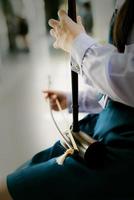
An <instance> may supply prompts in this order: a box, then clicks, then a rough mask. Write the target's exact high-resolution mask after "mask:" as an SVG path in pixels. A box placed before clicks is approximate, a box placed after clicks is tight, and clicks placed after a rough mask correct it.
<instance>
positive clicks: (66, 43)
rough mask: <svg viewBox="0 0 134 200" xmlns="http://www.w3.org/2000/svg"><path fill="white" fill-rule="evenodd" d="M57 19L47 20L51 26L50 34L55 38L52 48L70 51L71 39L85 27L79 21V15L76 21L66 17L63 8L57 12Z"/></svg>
mask: <svg viewBox="0 0 134 200" xmlns="http://www.w3.org/2000/svg"><path fill="white" fill-rule="evenodd" d="M58 16H59V21H58V20H55V19H50V20H49V25H50V26H51V27H52V29H51V30H50V34H51V36H52V37H54V38H55V42H54V44H53V46H54V48H60V49H63V50H64V51H66V52H68V53H70V52H71V46H72V43H73V40H74V39H75V38H76V37H77V36H78V35H79V34H80V33H82V32H85V29H84V27H83V25H82V22H81V17H80V16H78V17H77V23H75V22H74V21H72V20H71V18H70V17H68V15H67V13H66V12H65V11H64V10H59V12H58Z"/></svg>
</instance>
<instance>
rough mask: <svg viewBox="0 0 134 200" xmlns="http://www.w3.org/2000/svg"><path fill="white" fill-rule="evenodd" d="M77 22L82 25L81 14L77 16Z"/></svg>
mask: <svg viewBox="0 0 134 200" xmlns="http://www.w3.org/2000/svg"><path fill="white" fill-rule="evenodd" d="M77 24H79V25H82V19H81V16H77Z"/></svg>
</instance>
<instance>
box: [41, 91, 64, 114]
mask: <svg viewBox="0 0 134 200" xmlns="http://www.w3.org/2000/svg"><path fill="white" fill-rule="evenodd" d="M43 93H44V97H45V99H48V98H49V100H50V106H51V108H52V109H53V110H55V111H59V109H58V107H57V104H56V99H58V101H59V103H60V105H61V108H62V109H66V108H67V97H66V95H65V93H63V92H59V91H54V90H46V91H44V92H43Z"/></svg>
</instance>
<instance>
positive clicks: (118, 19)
mask: <svg viewBox="0 0 134 200" xmlns="http://www.w3.org/2000/svg"><path fill="white" fill-rule="evenodd" d="M117 3H118V2H117ZM133 10H134V1H133V0H126V1H123V0H122V1H119V4H117V6H116V11H115V14H114V20H112V22H114V25H113V26H111V27H113V28H112V30H110V33H111V36H112V37H110V41H111V42H112V44H108V45H101V44H99V43H98V42H97V41H95V40H94V39H93V38H91V37H90V36H87V35H86V33H85V29H84V27H83V26H82V24H81V20H80V18H79V17H78V22H77V23H74V22H73V21H72V20H71V19H70V18H69V17H68V16H67V14H66V13H65V12H64V11H59V13H58V14H59V21H58V20H54V19H51V20H50V21H49V24H50V26H51V27H52V30H51V32H50V33H51V35H52V36H53V37H54V38H55V43H54V47H55V48H61V49H63V50H65V51H67V52H69V53H70V54H71V57H72V69H73V70H75V71H76V72H78V73H79V74H80V75H81V76H82V77H83V78H84V79H85V81H86V83H87V84H88V85H89V86H90V87H92V90H89V91H88V92H87V93H84V94H83V96H82V97H81V98H80V102H79V104H80V108H81V102H82V106H83V107H82V110H85V111H86V112H87V111H89V112H90V113H91V112H92V113H96V114H89V115H87V116H86V117H85V118H84V119H82V120H81V121H80V122H79V124H80V129H81V130H82V131H84V132H85V133H87V134H90V135H91V136H92V137H93V138H94V139H96V140H101V141H102V143H103V144H104V145H105V146H106V150H107V151H106V152H107V153H106V157H105V161H104V165H103V167H101V168H94V169H92V168H89V167H87V166H86V164H85V163H83V162H82V161H81V160H80V159H79V157H75V156H69V157H67V158H66V160H65V162H64V164H63V165H58V163H57V162H56V159H57V157H58V156H60V155H62V153H63V152H64V150H65V149H64V147H63V146H62V145H61V144H60V142H57V143H56V144H55V145H54V146H53V147H52V148H50V149H46V150H45V151H43V152H40V153H38V154H37V155H35V156H34V157H33V158H32V160H30V161H29V162H28V163H26V164H24V166H22V167H21V168H19V169H18V170H16V171H15V172H13V173H12V174H10V175H8V176H7V178H6V180H5V182H6V184H3V183H1V188H3V189H2V191H1V193H0V195H1V196H2V195H3V196H2V198H3V199H4V200H7V199H14V200H22V199H23V200H24V199H28V200H29V199H46V200H47V199H48V200H51V199H54V198H58V199H62V198H63V199H65V200H67V199H78V200H80V199H87V197H88V198H89V199H95V200H97V199H98V200H100V199H104V198H106V199H112V200H115V199H118V200H119V199H121V200H128V199H134V190H133V184H132V183H133V180H134V170H133V169H134V95H133V94H134V87H133V85H134V17H133ZM100 94H101V95H100ZM45 96H46V98H50V102H51V107H52V108H53V109H55V110H57V107H56V103H55V102H56V101H55V100H56V98H58V100H59V101H60V103H61V105H62V108H63V109H64V108H66V107H67V103H70V101H69V98H67V96H66V94H64V93H60V92H56V91H45ZM68 105H69V104H68ZM92 105H93V107H92ZM100 105H102V107H101V106H100ZM91 107H92V109H91ZM97 112H98V113H97ZM9 195H10V196H9ZM2 198H0V199H2Z"/></svg>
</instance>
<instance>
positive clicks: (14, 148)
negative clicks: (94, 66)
mask: <svg viewBox="0 0 134 200" xmlns="http://www.w3.org/2000/svg"><path fill="white" fill-rule="evenodd" d="M114 4H115V0H101V1H100V0H90V1H89V0H77V14H78V15H81V17H82V20H83V24H84V25H85V28H86V31H87V33H88V34H90V35H92V36H93V37H95V38H96V39H98V40H99V41H100V42H102V43H105V42H107V40H108V29H109V22H110V18H111V16H112V12H113V9H114ZM61 7H62V8H63V9H67V1H66V0H65V1H64V0H54V1H53V0H38V1H37V0H0V176H3V175H6V174H7V173H9V172H11V171H12V170H14V169H15V168H16V167H18V166H19V165H20V164H21V163H23V162H25V161H26V160H28V159H29V158H30V157H31V156H32V155H33V154H35V153H37V152H38V151H41V150H43V149H45V148H47V147H49V146H51V145H52V144H53V143H54V142H55V141H56V140H57V139H59V133H58V131H57V129H56V128H55V126H54V124H53V121H52V119H51V116H50V112H49V106H48V104H47V102H45V100H44V99H43V94H42V91H43V90H45V89H47V88H48V77H50V76H51V81H52V85H51V88H53V89H58V90H63V91H65V90H66V91H70V88H71V80H70V66H69V56H68V55H67V54H65V53H64V52H62V51H61V50H55V49H54V48H53V47H52V43H53V40H52V38H51V37H50V35H49V26H48V19H50V18H52V17H53V18H57V11H58V9H59V8H61ZM79 82H80V90H82V89H84V88H85V87H86V86H85V85H84V83H83V81H82V80H81V78H80V79H79ZM65 114H66V116H67V117H68V120H70V123H71V120H72V118H71V115H70V114H68V111H65ZM54 115H55V118H56V120H57V122H58V123H59V124H60V125H61V126H64V123H63V121H62V120H61V116H60V115H59V113H56V112H55V113H54ZM82 116H83V115H82V114H81V115H80V117H82Z"/></svg>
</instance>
